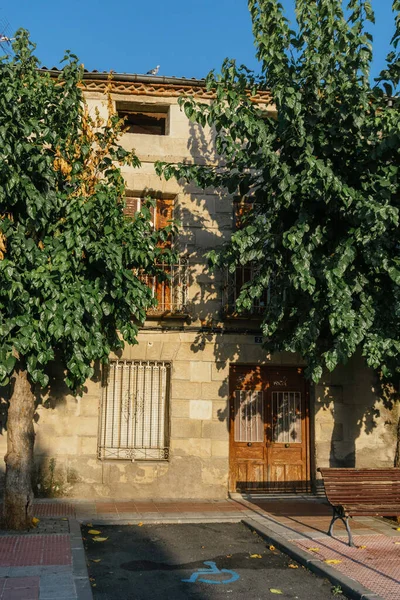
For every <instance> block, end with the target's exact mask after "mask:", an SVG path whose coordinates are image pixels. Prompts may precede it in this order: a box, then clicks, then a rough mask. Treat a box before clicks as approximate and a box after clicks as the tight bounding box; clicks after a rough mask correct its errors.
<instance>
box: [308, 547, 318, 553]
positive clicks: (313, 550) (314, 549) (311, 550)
mask: <svg viewBox="0 0 400 600" xmlns="http://www.w3.org/2000/svg"><path fill="white" fill-rule="evenodd" d="M307 550H310V552H319V548H307Z"/></svg>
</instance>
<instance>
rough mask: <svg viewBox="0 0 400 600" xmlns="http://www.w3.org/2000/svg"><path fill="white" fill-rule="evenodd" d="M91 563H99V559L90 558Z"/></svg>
mask: <svg viewBox="0 0 400 600" xmlns="http://www.w3.org/2000/svg"><path fill="white" fill-rule="evenodd" d="M90 560H91V561H92V562H101V558H91V559H90Z"/></svg>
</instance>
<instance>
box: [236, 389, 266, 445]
mask: <svg viewBox="0 0 400 600" xmlns="http://www.w3.org/2000/svg"><path fill="white" fill-rule="evenodd" d="M262 441H264V399H263V393H262V392H253V391H241V390H236V392H235V442H262Z"/></svg>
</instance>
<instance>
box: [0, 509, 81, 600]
mask: <svg viewBox="0 0 400 600" xmlns="http://www.w3.org/2000/svg"><path fill="white" fill-rule="evenodd" d="M34 512H35V516H36V517H38V518H39V519H40V520H39V523H38V525H37V527H36V528H34V529H32V530H31V531H29V532H27V533H26V532H10V533H9V532H6V531H1V532H0V600H92V592H91V587H90V582H89V578H88V573H87V567H86V558H85V551H84V548H83V543H82V538H81V532H80V525H79V523H78V522H77V521H76V520H75V519H74V518H73V517H72V515H73V514H74V512H75V511H74V509H73V507H71V506H70V505H67V504H65V503H61V502H60V503H43V504H42V503H40V504H36V505H35V511H34ZM52 517H55V518H52Z"/></svg>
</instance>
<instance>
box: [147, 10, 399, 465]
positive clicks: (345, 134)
mask: <svg viewBox="0 0 400 600" xmlns="http://www.w3.org/2000/svg"><path fill="white" fill-rule="evenodd" d="M248 5H249V9H250V13H251V18H252V23H253V33H254V40H255V46H256V50H257V58H258V59H259V62H260V74H259V75H255V74H254V73H253V72H251V71H249V70H248V69H246V68H245V67H244V66H241V67H237V66H236V64H235V61H234V60H228V59H227V60H225V62H224V64H223V66H222V70H221V73H220V74H215V73H214V72H211V73H210V74H209V75H208V77H207V79H206V86H207V88H208V89H209V90H214V92H215V99H214V100H213V101H212V102H211V103H210V104H205V103H198V102H196V101H194V100H193V98H188V97H184V98H181V99H180V103H181V106H182V107H183V109H184V111H185V113H186V115H187V116H188V117H189V118H190V119H191V120H192V121H195V122H197V123H200V124H201V125H203V126H204V125H205V124H209V125H211V126H213V127H214V129H215V131H216V148H217V151H218V152H219V153H220V155H221V157H222V158H223V161H222V162H221V164H220V165H219V166H216V167H215V166H196V165H185V164H178V165H171V164H170V165H166V164H158V166H157V169H158V172H159V173H163V174H164V176H165V177H166V178H169V177H172V176H175V177H176V178H178V179H183V180H186V181H190V182H195V183H196V184H197V185H199V186H200V187H202V188H205V187H208V186H214V187H216V188H222V189H226V190H227V191H228V192H229V193H231V194H236V195H239V196H240V197H241V198H243V199H246V198H247V199H248V200H250V201H251V203H252V204H251V206H252V208H251V210H247V211H245V214H244V216H243V219H242V220H243V227H241V229H240V230H239V231H236V232H235V233H234V234H233V235H232V237H231V239H230V241H229V242H228V243H227V244H226V245H224V246H223V247H222V248H220V249H217V250H215V251H213V252H211V253H210V254H209V259H210V261H211V264H212V265H214V266H219V267H224V268H228V269H229V270H230V272H234V270H235V268H236V267H237V266H239V265H248V264H250V263H253V264H254V263H256V264H257V265H258V269H257V271H256V275H255V277H254V279H253V280H252V281H250V282H248V283H246V284H245V285H243V287H242V289H241V293H240V295H239V297H238V299H237V309H238V310H239V311H246V310H250V309H251V306H252V304H253V302H254V300H255V299H257V298H260V297H261V296H262V294H263V293H264V292H265V290H266V289H267V288H268V287H269V288H270V295H269V297H270V301H269V303H268V304H267V305H266V307H265V311H264V314H263V324H262V329H263V333H264V335H265V339H266V342H265V346H266V348H267V349H268V350H269V351H282V350H286V351H290V352H299V353H300V354H301V355H302V356H303V357H304V358H305V359H306V360H307V362H308V368H307V375H308V376H309V377H311V378H312V379H313V380H314V381H315V382H317V381H318V380H319V379H320V377H321V375H322V372H323V368H324V367H327V368H328V369H329V370H330V371H332V370H333V369H334V368H335V367H336V365H337V364H338V363H344V362H346V361H347V360H348V359H349V357H351V356H352V355H353V354H354V353H355V352H356V350H360V351H361V352H362V354H363V356H364V357H365V360H366V362H367V364H368V365H369V366H370V367H373V368H374V369H377V370H378V371H379V372H380V373H381V374H382V375H383V376H385V377H389V378H394V379H395V380H396V379H398V373H399V356H400V256H399V247H400V246H399V209H400V193H399V166H400V110H399V109H400V99H399V96H398V88H399V78H400V53H399V49H398V45H399V40H400V2H399V0H395V1H394V2H393V13H394V17H395V18H394V24H395V31H394V35H393V38H392V40H391V48H392V49H391V52H390V53H389V55H388V56H387V60H386V65H385V66H384V68H383V69H382V71H381V74H380V76H379V77H378V78H377V80H376V81H375V82H374V83H373V84H371V80H370V66H371V59H372V41H373V40H372V36H371V35H370V34H369V33H368V24H369V23H373V22H374V13H373V10H372V6H371V2H370V1H369V0H351V1H349V2H346V5H344V3H343V2H342V1H341V0H315V1H314V2H310V1H309V0H297V2H296V20H297V26H296V28H295V30H293V29H291V28H290V24H289V22H288V21H287V19H286V18H285V16H284V12H283V8H282V5H281V4H280V3H279V2H278V1H277V0H249V2H248ZM260 90H261V91H264V92H265V91H269V92H270V95H271V103H272V104H273V105H275V107H276V117H275V118H268V117H267V116H266V111H265V108H263V107H262V106H260V105H259V104H257V103H255V102H254V101H253V100H252V97H254V96H255V94H256V93H257V92H258V91H260ZM399 429H400V426H399ZM399 448H400V447H399ZM399 448H398V454H399Z"/></svg>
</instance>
